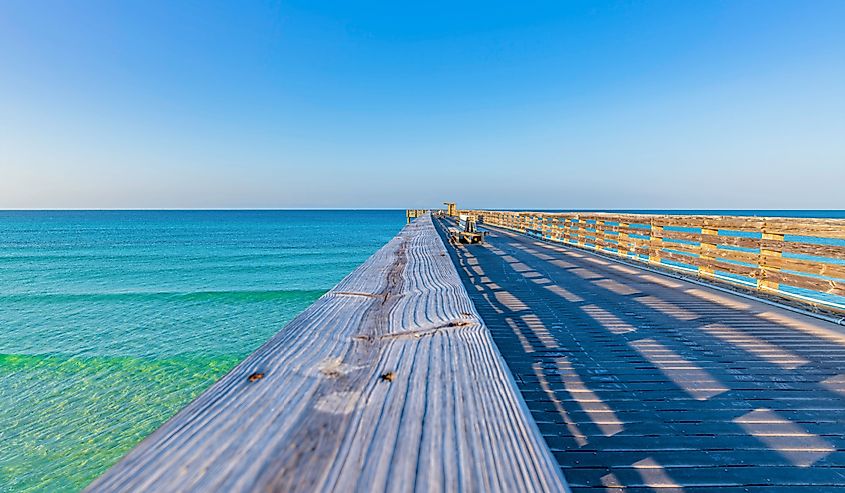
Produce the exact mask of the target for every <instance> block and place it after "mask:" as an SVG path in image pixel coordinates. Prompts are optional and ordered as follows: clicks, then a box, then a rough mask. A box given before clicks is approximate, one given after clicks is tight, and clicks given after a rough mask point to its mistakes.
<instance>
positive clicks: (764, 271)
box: [757, 223, 784, 291]
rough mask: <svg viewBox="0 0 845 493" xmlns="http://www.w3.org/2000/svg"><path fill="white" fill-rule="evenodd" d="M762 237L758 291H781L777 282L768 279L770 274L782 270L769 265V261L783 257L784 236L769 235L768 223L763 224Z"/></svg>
mask: <svg viewBox="0 0 845 493" xmlns="http://www.w3.org/2000/svg"><path fill="white" fill-rule="evenodd" d="M762 233H763V234H762V236H761V238H760V260H759V261H758V266H759V272H760V274H759V277H758V278H757V289H758V290H760V291H777V290H778V289H780V284H779V283H777V282H776V281H770V280H768V279H767V277H768V274H769V273H770V272H777V271H778V270H780V269H779V268H778V267H776V266H771V265H768V260H769V259H774V258H780V257H782V256H783V245H782V244H781V243H782V242H783V238H784V235H782V234H777V233H768V232H767V231H766V223H763V230H762Z"/></svg>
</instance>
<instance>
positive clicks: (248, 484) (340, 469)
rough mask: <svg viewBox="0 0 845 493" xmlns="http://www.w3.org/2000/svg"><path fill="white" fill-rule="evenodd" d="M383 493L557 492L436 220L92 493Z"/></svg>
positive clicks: (220, 385)
mask: <svg viewBox="0 0 845 493" xmlns="http://www.w3.org/2000/svg"><path fill="white" fill-rule="evenodd" d="M258 373H261V374H263V377H261V378H255V375H256V374H258ZM251 376H252V377H253V378H250V377H251ZM387 490H390V491H502V492H505V491H566V486H565V483H564V480H563V478H562V477H561V475H560V470H559V467H558V465H557V462H556V461H555V459H554V458H553V457H552V455H551V453H550V452H549V449H548V447H547V445H546V444H545V442H544V440H543V439H542V437H541V435H540V434H539V432H538V430H537V427H536V424H535V423H534V422H533V420H532V419H531V418H530V416H529V414H528V412H527V408H526V406H525V403H524V402H523V401H522V398H521V397H520V395H519V393H518V391H517V390H516V387H515V383H514V381H513V379H512V377H511V374H510V372H509V370H508V369H507V367H506V366H505V365H504V363H503V361H502V358H501V356H500V354H499V353H498V350H497V349H496V347H495V345H494V344H493V342H492V339H491V337H490V335H489V332H488V330H487V328H486V327H485V326H484V324H483V321H482V320H481V319H480V317H479V316H478V314H477V313H476V311H475V308H474V306H473V305H472V303H471V302H470V300H469V297H468V295H467V293H466V291H465V289H464V287H463V285H462V284H461V281H460V279H459V277H458V274H457V272H456V270H455V267H454V266H453V264H452V261H451V260H450V258H449V257H448V256H447V254H446V250H445V246H444V245H443V242H442V241H441V239H440V237H439V236H438V234H437V232H436V231H435V229H434V226H433V224H432V220H431V216H430V215H429V214H426V215H424V216H422V217H420V218H418V219H417V220H416V221H414V222H413V223H411V224H409V225H407V226H406V227H405V228H404V229H403V230H402V231H401V232H400V233H399V234H398V235H397V236H396V237H395V238H394V239H393V240H391V241H390V242H389V243H388V244H386V245H385V246H384V247H383V248H382V249H380V250H379V251H378V252H376V253H375V254H374V255H373V256H372V257H370V259H368V260H367V261H366V262H365V263H364V264H363V265H361V266H360V267H359V268H358V269H356V270H355V271H354V272H353V273H352V274H350V275H349V276H347V277H346V278H345V279H344V280H343V281H341V282H340V283H339V284H338V285H337V286H336V287H335V288H334V289H332V290H331V291H329V292H328V293H326V294H325V295H324V296H323V297H321V298H320V299H319V300H317V301H316V302H315V303H314V304H313V305H312V306H311V307H309V308H308V309H307V310H306V311H305V312H303V313H302V314H301V315H300V316H298V317H297V318H296V319H294V320H293V321H292V322H290V323H289V324H288V325H287V326H286V327H285V328H284V329H282V330H281V331H280V332H279V333H278V334H277V335H275V336H274V337H273V338H272V339H270V340H269V341H268V342H267V343H265V344H264V345H263V346H262V347H261V348H259V349H258V350H257V351H256V352H254V353H253V354H252V355H250V356H249V357H248V358H247V359H246V360H244V362H243V363H241V364H240V365H238V366H237V367H236V368H235V369H234V370H232V371H231V372H230V373H229V374H227V375H226V376H225V377H223V378H222V379H221V380H220V381H219V382H217V383H216V384H214V385H213V386H212V387H211V388H210V389H208V390H207V391H206V392H205V393H203V394H202V395H201V396H200V397H199V398H197V399H196V400H195V401H194V402H192V403H191V404H190V405H188V406H187V407H186V408H185V409H184V410H182V411H181V412H180V413H179V414H177V415H176V416H175V417H174V418H172V419H171V420H170V421H168V422H167V423H166V424H165V425H163V426H162V427H161V428H160V429H159V430H157V431H156V432H155V433H153V434H152V435H151V436H150V437H149V438H147V439H146V440H144V441H143V442H142V443H141V444H140V445H139V446H138V447H136V448H135V449H134V450H133V451H131V452H130V453H129V454H128V455H127V456H126V457H125V458H124V459H123V460H121V461H120V462H119V463H118V464H116V465H115V466H114V467H112V468H111V469H110V470H109V471H107V472H106V473H105V474H104V475H103V476H102V477H100V478H99V479H97V480H96V481H95V482H94V483H93V484H91V485H90V486H89V488H88V491H90V492H101V491H108V492H112V491H126V492H130V491H131V492H136V491H155V492H161V491H165V492H167V491H197V492H199V491H202V492H206V491H225V492H237V491H244V492H245V491H387Z"/></svg>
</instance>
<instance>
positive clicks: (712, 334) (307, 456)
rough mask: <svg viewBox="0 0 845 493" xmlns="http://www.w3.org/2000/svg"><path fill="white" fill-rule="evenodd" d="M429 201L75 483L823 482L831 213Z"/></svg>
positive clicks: (831, 454) (476, 487)
mask: <svg viewBox="0 0 845 493" xmlns="http://www.w3.org/2000/svg"><path fill="white" fill-rule="evenodd" d="M448 205H449V210H447V211H446V213H444V214H442V215H439V217H437V218H433V217H432V215H431V214H430V213H428V212H426V211H418V210H413V211H412V212H408V213H407V218H408V221H409V224H408V225H407V226H406V227H405V228H404V229H403V230H402V231H401V232H400V233H399V235H397V236H396V238H394V239H393V240H391V241H390V242H389V243H388V244H387V245H385V246H384V247H383V248H382V249H381V250H379V251H378V252H377V253H376V254H374V255H373V256H372V257H371V258H370V259H369V260H367V262H365V263H364V264H363V265H362V266H361V267H359V268H358V269H356V270H355V271H354V272H353V273H352V274H350V275H349V276H348V277H347V278H346V279H344V280H343V281H342V282H341V283H340V284H338V286H337V287H335V288H334V289H332V290H331V291H329V292H328V293H327V294H326V295H324V296H323V297H321V298H320V299H319V300H318V301H317V302H315V303H314V305H312V306H311V307H310V308H308V309H307V310H306V311H305V312H303V313H302V314H301V315H300V316H298V317H297V318H296V319H294V320H293V321H292V322H291V323H290V324H288V325H287V326H286V327H285V328H284V329H282V330H281V331H280V332H279V333H278V334H277V335H276V336H274V337H273V338H272V339H271V340H270V341H268V342H267V343H266V344H265V345H263V346H262V347H261V348H260V349H258V350H257V351H256V352H255V353H253V354H252V355H251V356H249V357H248V358H247V359H246V360H245V361H244V362H243V363H242V364H240V365H239V366H238V367H236V368H235V369H234V370H232V372H230V373H229V374H227V375H226V376H225V377H224V378H223V379H222V380H220V381H219V382H218V383H216V384H215V385H214V386H212V387H211V388H210V389H209V390H208V391H206V392H205V393H204V394H203V395H202V396H200V397H199V398H198V399H197V400H196V401H194V402H193V403H191V404H190V405H189V406H188V407H186V408H185V409H184V410H183V411H182V412H180V413H179V414H178V415H176V416H175V417H174V418H173V419H171V420H170V421H168V422H167V423H166V424H165V425H164V426H162V427H161V428H160V429H159V430H158V431H156V432H155V433H154V434H153V435H151V436H150V437H149V438H147V439H146V440H145V441H143V442H142V443H141V444H140V445H139V446H138V447H137V448H136V449H134V450H133V451H132V452H130V453H129V454H128V455H127V456H126V457H125V458H124V459H123V460H122V461H120V462H119V463H118V464H116V465H115V466H114V467H113V468H112V469H110V470H109V471H108V472H107V473H106V474H105V475H103V476H102V477H101V478H99V479H98V480H97V481H95V482H94V483H93V484H92V485H91V486H90V487H89V491H97V492H99V491H108V492H111V491H127V492H128V491H156V492H159V491H203V492H205V491H225V492H229V491H387V490H390V491H508V492H510V491H553V492H554V491H567V489H569V488H571V490H572V491H575V492H585V493H586V492H598V491H619V492H633V493H639V492H641V491H658V492H661V493H668V492H675V491H685V492H713V491H715V492H719V493H733V492H766V493H770V492H771V493H773V492H776V491H799V492H800V491H804V492H807V493H810V492H825V491H831V492H837V491H838V492H843V493H845V327H843V325H840V324H845V320H843V313H845V311H843V306H842V305H841V300H840V297H841V295H842V294H843V286H845V284H844V283H845V247H843V246H842V243H841V242H837V241H838V240H842V239H845V221H841V220H797V219H795V220H793V219H778V218H762V219H761V218H725V217H713V216H683V217H679V216H649V215H620V214H616V215H608V214H584V213H561V214H548V213H526V212H504V211H483V210H474V211H458V210H457V209H456V207H455V206H454V204H453V203H449V204H448ZM462 213H465V214H471V215H473V216H474V217H477V218H479V220H480V221H483V223H484V224H482V225H481V226H485V225H486V226H485V227H486V229H487V236H486V237H485V242H484V243H483V244H478V245H460V246H447V245H446V241H444V240H445V238H446V235H447V228H448V227H450V226H452V225H453V224H454V217H452V216H458V215H459V214H462ZM412 219H413V222H411V220H412ZM564 478H565V479H564Z"/></svg>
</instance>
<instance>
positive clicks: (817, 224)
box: [462, 210, 845, 312]
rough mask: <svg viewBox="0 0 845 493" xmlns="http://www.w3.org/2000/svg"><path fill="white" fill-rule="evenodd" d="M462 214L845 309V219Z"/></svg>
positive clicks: (824, 305)
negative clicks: (473, 215)
mask: <svg viewBox="0 0 845 493" xmlns="http://www.w3.org/2000/svg"><path fill="white" fill-rule="evenodd" d="M462 212H463V213H469V214H475V215H478V216H479V217H481V218H482V221H483V222H484V223H486V224H490V225H493V226H499V227H502V228H505V229H509V230H512V231H517V232H520V233H525V234H528V235H531V236H536V237H541V238H543V239H545V240H550V241H553V242H560V243H565V244H569V245H575V246H579V247H582V248H587V249H592V250H596V251H599V252H602V253H608V254H611V255H616V256H620V257H624V258H626V259H630V260H635V261H639V262H644V263H649V264H653V265H658V266H660V267H662V268H668V269H672V270H677V271H682V272H685V273H688V274H689V273H692V274H695V275H697V276H699V277H701V278H705V279H716V280H719V281H724V282H729V283H733V284H737V285H741V286H743V287H746V288H751V289H755V290H758V291H760V292H764V293H767V294H772V295H776V296H781V297H787V298H791V299H795V300H799V301H801V302H804V303H809V304H812V305H815V306H819V307H823V308H826V309H830V310H834V311H838V312H845V219H808V218H781V217H750V216H694V215H683V216H682V215H657V214H654V215H651V214H614V213H575V212H572V213H568V212H564V213H543V212H508V211H490V210H471V211H462Z"/></svg>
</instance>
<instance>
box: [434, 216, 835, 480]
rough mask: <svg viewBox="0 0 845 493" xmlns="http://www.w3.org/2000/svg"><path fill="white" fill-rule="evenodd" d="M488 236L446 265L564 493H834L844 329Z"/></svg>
mask: <svg viewBox="0 0 845 493" xmlns="http://www.w3.org/2000/svg"><path fill="white" fill-rule="evenodd" d="M486 240H487V243H486V244H485V245H478V246H472V247H468V248H457V249H450V255H452V257H453V259H454V261H455V262H456V264H457V265H458V270H459V272H460V275H461V278H462V280H463V282H464V283H465V285H466V287H467V290H468V292H469V293H470V298H471V299H472V301H473V302H474V304H475V306H476V308H477V310H478V312H479V314H480V315H481V317H482V318H483V320H484V321H485V323H486V325H487V327H488V328H489V329H490V331H491V332H492V335H493V339H494V340H495V342H496V344H497V346H498V347H499V349H500V351H501V352H502V354H503V356H504V358H505V360H506V362H507V364H508V366H509V367H510V369H511V371H512V372H513V374H514V376H515V378H516V380H517V384H518V386H519V388H520V390H521V392H522V395H523V396H524V398H525V400H526V401H527V403H528V406H529V409H530V410H531V414H532V415H533V417H534V419H535V420H536V422H537V423H538V425H539V428H540V430H541V431H542V433H543V435H544V437H545V438H546V441H547V443H548V444H549V446H550V447H551V449H552V451H553V453H554V455H555V456H556V458H557V460H558V462H559V464H560V466H561V468H562V469H563V472H564V475H565V477H566V479H567V481H568V483H569V484H570V486H571V487H572V490H573V491H575V492H592V491H617V490H618V491H622V487H627V489H625V490H624V491H628V492H638V491H660V492H668V491H688V492H689V491H701V492H704V491H708V492H711V491H717V492H723V493H724V492H740V491H742V492H748V491H752V492H753V491H760V492H763V491H765V492H774V491H805V492H808V493H809V492H821V491H845V334H844V333H843V327H840V326H837V325H836V324H833V323H830V322H826V321H823V320H819V319H817V318H814V317H809V316H805V315H802V314H799V313H795V312H793V311H788V310H785V309H782V308H778V307H776V306H772V305H771V304H767V303H762V302H758V301H754V300H750V299H748V298H745V297H740V296H736V295H733V294H730V293H726V292H724V291H720V290H716V289H712V288H709V287H706V286H702V285H700V284H696V283H690V282H686V281H683V280H677V279H674V278H671V277H668V276H664V275H661V274H658V273H654V272H652V271H649V270H646V269H641V268H638V267H634V266H630V265H625V264H623V263H619V262H615V261H613V260H609V259H607V258H604V257H602V256H599V255H595V254H593V253H590V252H587V251H584V250H582V249H577V248H574V247H568V246H563V245H557V244H548V243H546V242H541V241H538V240H535V239H532V238H529V237H526V236H524V235H520V234H516V233H512V232H509V231H505V230H499V229H493V230H492V231H491V233H490V234H489V235H488V236H487V238H486ZM682 488H683V490H682Z"/></svg>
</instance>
